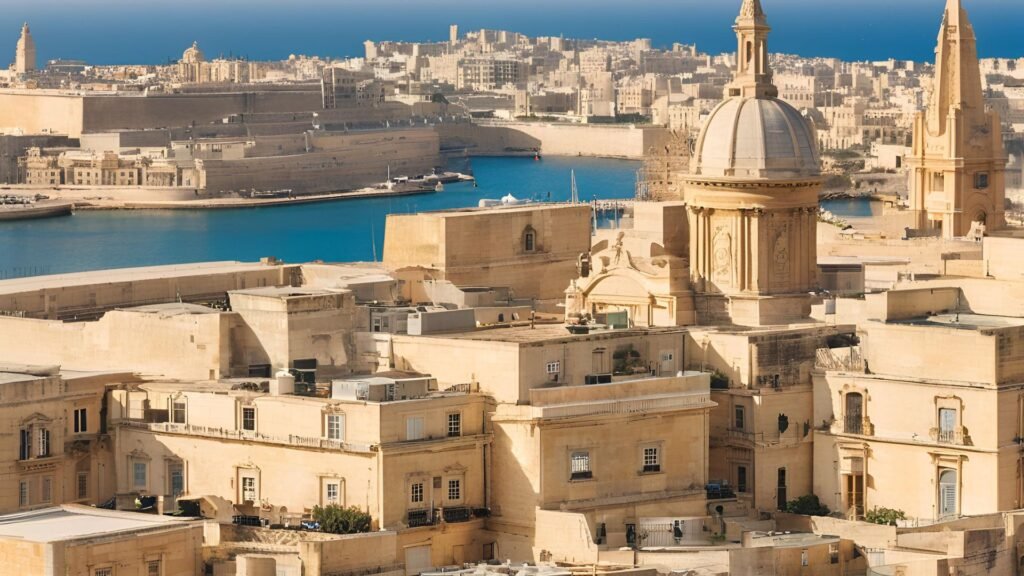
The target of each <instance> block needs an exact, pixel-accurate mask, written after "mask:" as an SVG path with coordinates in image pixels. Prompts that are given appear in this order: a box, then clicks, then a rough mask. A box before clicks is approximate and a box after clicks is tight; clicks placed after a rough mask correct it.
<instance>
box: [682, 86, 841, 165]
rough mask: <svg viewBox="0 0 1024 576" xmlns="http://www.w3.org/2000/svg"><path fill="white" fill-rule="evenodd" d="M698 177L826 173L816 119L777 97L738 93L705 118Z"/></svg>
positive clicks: (697, 157) (698, 148) (699, 144)
mask: <svg viewBox="0 0 1024 576" xmlns="http://www.w3.org/2000/svg"><path fill="white" fill-rule="evenodd" d="M693 159H694V170H693V174H694V175H695V176H705V177H709V178H747V179H754V180H760V179H791V178H806V177H817V176H819V175H820V174H821V165H820V162H819V160H818V150H817V145H816V143H815V137H814V132H813V130H812V128H811V125H810V123H809V122H808V121H807V120H806V119H805V118H804V117H803V116H802V115H801V114H800V112H798V111H797V110H796V109H795V108H793V107H792V106H790V105H789V104H787V103H786V102H784V101H782V100H779V99H777V98H752V97H735V98H729V99H728V100H725V101H724V102H722V103H721V104H719V105H718V107H716V108H715V109H714V110H713V111H712V112H711V115H710V116H709V117H708V119H707V121H706V122H705V123H704V128H703V130H701V133H700V136H699V137H698V138H697V146H696V148H695V150H694V153H693Z"/></svg>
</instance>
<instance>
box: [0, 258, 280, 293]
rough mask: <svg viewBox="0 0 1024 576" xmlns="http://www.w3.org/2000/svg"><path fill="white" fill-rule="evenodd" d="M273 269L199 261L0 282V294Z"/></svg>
mask: <svg viewBox="0 0 1024 576" xmlns="http://www.w3.org/2000/svg"><path fill="white" fill-rule="evenodd" d="M276 266H278V265H276V264H275V265H271V264H262V263H260V262H236V261H226V262H201V263H196V264H173V265H168V266H146V267H141V268H118V269H113V270H93V271H90V272H74V273H70V274H53V275H50V276H32V277H28V278H15V279H12V280H0V294H18V293H20V292H34V291H37V290H45V289H50V288H66V287H70V286H88V285H90V284H114V283H117V282H138V281H141V280H159V279H164V278H182V277H186V276H205V275H208V274H229V273H235V272H250V271H256V270H265V269H267V268H271V267H276Z"/></svg>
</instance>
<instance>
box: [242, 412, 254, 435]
mask: <svg viewBox="0 0 1024 576" xmlns="http://www.w3.org/2000/svg"><path fill="white" fill-rule="evenodd" d="M242 430H245V431H247V432H255V431H256V408H253V407H251V406H243V407H242Z"/></svg>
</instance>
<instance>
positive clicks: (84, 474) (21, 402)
mask: <svg viewBox="0 0 1024 576" xmlns="http://www.w3.org/2000/svg"><path fill="white" fill-rule="evenodd" d="M136 380H137V378H136V377H135V376H133V375H131V374H124V373H103V372H97V373H90V372H75V371H69V370H63V371H62V370H61V369H60V368H58V367H54V366H49V367H45V366H44V367H39V366H36V367H33V366H3V367H0V423H2V424H0V425H2V426H3V427H4V429H5V430H9V431H10V432H9V436H8V437H9V438H10V443H9V445H8V446H7V448H8V449H7V450H5V451H4V454H5V457H4V458H3V459H2V461H0V486H3V489H2V491H0V513H5V514H7V513H13V512H19V511H27V510H34V509H38V508H45V507H49V506H59V505H62V504H69V503H76V502H77V503H83V504H94V503H99V502H104V501H106V500H107V499H109V498H110V497H112V496H113V494H114V485H113V479H114V468H115V463H114V461H113V454H112V450H111V448H112V447H111V445H110V442H109V437H108V436H107V424H106V422H105V421H104V419H103V414H104V412H105V410H104V408H103V397H104V392H105V390H106V387H107V386H114V385H119V384H121V383H128V382H134V381H136Z"/></svg>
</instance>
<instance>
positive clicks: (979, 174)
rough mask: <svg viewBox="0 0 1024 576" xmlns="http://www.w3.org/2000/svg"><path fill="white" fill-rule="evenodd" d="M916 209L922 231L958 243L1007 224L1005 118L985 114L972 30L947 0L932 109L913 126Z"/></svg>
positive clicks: (913, 203) (909, 161)
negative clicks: (960, 239)
mask: <svg viewBox="0 0 1024 576" xmlns="http://www.w3.org/2000/svg"><path fill="white" fill-rule="evenodd" d="M907 165H908V166H909V168H910V169H911V171H912V177H911V190H910V209H911V210H912V211H914V215H915V217H916V225H917V227H918V228H919V229H932V230H938V231H941V236H942V237H944V238H960V237H964V236H968V235H969V234H971V233H972V231H973V233H974V234H980V233H981V232H983V231H991V230H998V229H1000V228H1002V227H1003V226H1004V223H1005V212H1004V210H1005V208H1004V205H1003V203H1004V201H1005V200H1004V199H1005V196H1006V190H1005V170H1006V154H1005V151H1004V150H1003V141H1002V135H1001V126H1000V122H999V114H998V113H996V112H994V111H989V110H986V108H985V97H984V95H983V93H982V90H981V72H980V70H979V68H978V50H977V46H976V40H975V36H974V28H973V27H972V26H971V22H970V20H968V18H967V11H966V10H964V9H963V7H962V6H961V4H960V0H948V2H947V4H946V13H945V15H944V16H943V19H942V27H941V29H940V30H939V40H938V46H937V47H936V49H935V79H934V80H933V84H932V90H931V96H930V98H929V101H928V109H927V110H926V111H925V112H922V113H920V114H918V116H917V118H916V120H915V122H914V145H913V150H912V153H911V155H910V156H909V157H908V158H907Z"/></svg>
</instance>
